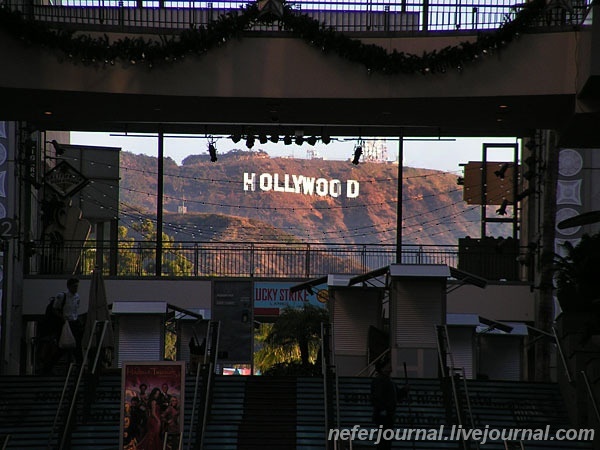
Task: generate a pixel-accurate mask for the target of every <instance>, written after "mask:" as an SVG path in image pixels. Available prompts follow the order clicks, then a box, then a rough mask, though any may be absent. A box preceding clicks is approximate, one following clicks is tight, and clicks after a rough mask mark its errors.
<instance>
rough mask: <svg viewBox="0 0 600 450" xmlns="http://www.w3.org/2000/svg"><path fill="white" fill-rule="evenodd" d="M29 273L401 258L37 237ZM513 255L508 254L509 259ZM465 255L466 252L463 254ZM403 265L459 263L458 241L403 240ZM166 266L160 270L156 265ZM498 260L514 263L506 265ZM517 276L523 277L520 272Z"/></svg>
mask: <svg viewBox="0 0 600 450" xmlns="http://www.w3.org/2000/svg"><path fill="white" fill-rule="evenodd" d="M28 251H29V254H31V255H32V256H31V257H30V259H29V268H28V274H29V275H63V274H71V273H77V274H79V275H81V276H89V275H91V272H92V270H93V268H94V267H96V266H98V267H102V269H103V272H104V274H105V275H111V276H117V277H154V276H157V272H160V276H165V277H259V278H317V277H322V276H326V275H329V274H362V273H366V272H369V271H372V270H375V269H379V268H381V267H385V266H387V265H389V264H393V263H396V246H395V245H385V244H379V245H376V244H369V245H352V244H347V245H346V244H344V245H340V244H320V243H279V242H278V243H263V242H261V243H239V242H237V243H234V242H175V243H173V242H168V243H163V248H162V257H161V260H160V262H158V260H157V258H156V243H155V242H149V241H121V242H119V243H118V244H117V245H112V246H111V245H109V244H108V243H102V244H99V243H96V242H79V241H77V242H75V241H72V242H67V243H63V244H61V245H54V244H45V243H39V242H34V243H31V244H30V245H29V248H28ZM488 253H489V254H484V253H473V252H471V253H470V254H469V255H467V257H469V258H476V259H477V262H476V264H473V261H470V262H469V263H470V267H478V268H481V272H480V274H484V275H485V274H490V273H499V274H502V273H516V272H518V271H512V270H509V269H511V268H514V267H513V266H512V265H513V264H515V265H516V264H518V263H517V262H516V261H517V258H518V256H519V255H514V254H511V255H504V256H502V255H499V254H498V252H497V251H489V252H488ZM507 256H508V258H507ZM463 258H464V256H463ZM401 262H402V263H403V264H447V265H449V266H451V267H458V268H460V265H461V261H460V260H459V250H458V247H457V246H433V245H430V246H428V245H421V246H418V245H404V246H402V255H401ZM159 263H160V264H161V270H160V271H157V264H159ZM499 265H502V266H505V265H508V266H511V268H508V269H507V270H503V268H500V267H498V266H499ZM517 278H518V276H517Z"/></svg>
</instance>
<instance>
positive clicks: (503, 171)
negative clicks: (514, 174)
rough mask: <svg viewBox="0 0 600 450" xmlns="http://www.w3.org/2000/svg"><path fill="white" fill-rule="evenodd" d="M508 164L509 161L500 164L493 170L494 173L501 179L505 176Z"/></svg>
mask: <svg viewBox="0 0 600 450" xmlns="http://www.w3.org/2000/svg"><path fill="white" fill-rule="evenodd" d="M509 166H510V163H504V164H502V166H500V168H499V169H498V170H496V171H494V175H496V176H497V177H498V178H500V179H501V180H504V177H505V176H506V171H507V170H508V168H509Z"/></svg>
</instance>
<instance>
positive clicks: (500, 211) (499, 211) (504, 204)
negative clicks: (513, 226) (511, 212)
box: [496, 199, 508, 216]
mask: <svg viewBox="0 0 600 450" xmlns="http://www.w3.org/2000/svg"><path fill="white" fill-rule="evenodd" d="M507 206H508V200H506V199H504V200H502V205H500V208H498V209H497V210H496V214H499V215H501V216H505V215H506V207H507Z"/></svg>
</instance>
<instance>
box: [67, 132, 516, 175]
mask: <svg viewBox="0 0 600 450" xmlns="http://www.w3.org/2000/svg"><path fill="white" fill-rule="evenodd" d="M213 139H214V142H215V146H216V148H217V154H219V153H225V152H227V151H229V150H231V149H234V148H238V149H243V150H247V148H246V145H245V144H244V141H243V140H242V141H240V142H238V143H237V144H235V143H233V141H231V139H229V137H228V136H215V137H213ZM332 139H334V140H332V142H331V143H330V144H329V145H325V144H322V143H317V144H316V145H315V146H314V147H312V146H310V145H309V144H307V143H304V144H302V145H296V144H294V143H292V144H291V145H285V144H283V142H281V141H280V142H279V143H277V144H273V143H271V142H268V143H267V144H260V143H259V142H258V141H257V142H256V144H255V145H254V147H253V148H252V150H255V151H256V150H259V149H261V150H264V151H266V152H267V153H268V154H269V155H270V156H272V157H294V158H306V157H307V155H308V154H309V152H311V151H315V152H316V155H317V156H318V157H322V158H323V159H325V160H348V159H352V157H353V154H354V148H355V146H356V145H357V139H356V138H354V139H351V138H339V139H335V138H332ZM157 141H158V139H157V137H156V135H150V134H147V135H131V134H129V135H124V134H123V133H90V132H71V142H70V144H78V145H92V146H100V147H120V148H121V149H122V150H123V151H127V152H130V153H134V154H145V155H149V156H156V155H157V146H158V144H157ZM515 142H517V141H516V139H515V138H492V137H489V138H456V139H439V140H438V139H428V140H424V139H417V138H410V137H406V138H405V139H404V146H403V148H404V158H403V166H405V167H406V166H408V167H419V168H425V169H435V170H442V171H445V172H453V173H461V172H462V169H461V166H460V164H464V163H467V162H469V161H481V159H482V145H483V143H487V144H494V143H515ZM384 145H385V147H386V148H387V153H388V158H387V159H388V160H390V161H396V160H397V159H398V140H397V139H394V140H384ZM207 153H208V141H207V139H206V138H205V137H204V136H191V135H186V136H181V135H179V136H175V135H165V139H164V155H165V156H166V157H170V158H172V159H173V160H174V161H175V162H176V163H177V164H179V165H181V163H182V161H183V159H185V157H187V156H188V155H201V154H207ZM512 158H513V153H512V150H508V149H493V148H492V149H489V150H488V153H487V160H488V161H510V160H512Z"/></svg>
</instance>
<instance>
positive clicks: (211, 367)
mask: <svg viewBox="0 0 600 450" xmlns="http://www.w3.org/2000/svg"><path fill="white" fill-rule="evenodd" d="M213 370H214V365H213V363H212V362H210V363H209V364H208V374H207V377H206V391H205V392H206V396H205V399H204V414H203V415H202V425H201V426H200V445H199V447H198V448H199V449H200V450H203V449H204V432H205V431H206V418H207V416H208V405H209V397H210V390H211V388H212V386H211V385H212V381H213V376H214V374H213Z"/></svg>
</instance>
